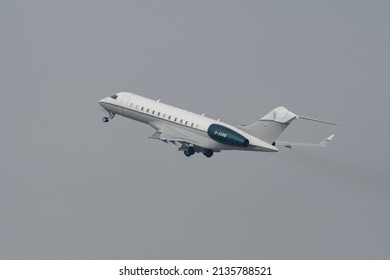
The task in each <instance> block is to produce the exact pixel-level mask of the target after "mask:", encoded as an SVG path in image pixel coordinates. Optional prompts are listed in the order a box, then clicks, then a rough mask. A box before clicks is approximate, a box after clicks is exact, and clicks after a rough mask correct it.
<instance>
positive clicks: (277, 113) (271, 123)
mask: <svg viewBox="0 0 390 280" xmlns="http://www.w3.org/2000/svg"><path fill="white" fill-rule="evenodd" d="M297 118H299V117H298V116H297V115H296V114H294V113H292V112H290V111H289V110H287V109H286V108H284V107H277V108H275V109H273V110H272V111H271V112H269V113H268V114H267V115H265V116H264V117H262V118H261V119H260V120H258V121H256V122H254V123H252V124H250V125H240V126H239V128H240V129H241V130H243V131H245V132H247V133H249V134H251V135H253V136H255V137H257V138H259V139H261V140H263V141H265V142H267V143H269V144H272V143H274V142H275V140H276V139H277V138H278V137H279V136H280V134H282V132H283V131H284V130H285V129H286V128H287V126H288V125H289V124H290V123H291V122H292V121H293V120H294V119H297Z"/></svg>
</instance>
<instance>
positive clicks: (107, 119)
mask: <svg viewBox="0 0 390 280" xmlns="http://www.w3.org/2000/svg"><path fill="white" fill-rule="evenodd" d="M113 117H115V114H114V113H113V112H108V117H103V118H102V122H104V123H107V122H108V121H109V120H110V119H112V118H113Z"/></svg>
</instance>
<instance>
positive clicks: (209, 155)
mask: <svg viewBox="0 0 390 280" xmlns="http://www.w3.org/2000/svg"><path fill="white" fill-rule="evenodd" d="M203 154H204V155H205V156H206V157H208V158H210V157H212V156H213V154H214V152H213V150H208V149H206V150H204V152H203Z"/></svg>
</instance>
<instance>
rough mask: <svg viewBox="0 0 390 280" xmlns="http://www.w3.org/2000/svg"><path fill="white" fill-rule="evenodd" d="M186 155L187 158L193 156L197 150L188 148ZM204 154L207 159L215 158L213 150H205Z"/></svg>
mask: <svg viewBox="0 0 390 280" xmlns="http://www.w3.org/2000/svg"><path fill="white" fill-rule="evenodd" d="M184 154H185V156H186V157H190V156H192V155H193V154H195V148H194V147H188V148H187V150H184ZM203 154H204V155H205V156H206V157H208V158H210V157H212V156H213V154H214V152H213V150H209V149H205V150H204V151H203Z"/></svg>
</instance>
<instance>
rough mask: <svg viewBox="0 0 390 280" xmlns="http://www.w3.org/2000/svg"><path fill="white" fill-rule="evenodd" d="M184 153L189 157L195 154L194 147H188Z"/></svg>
mask: <svg viewBox="0 0 390 280" xmlns="http://www.w3.org/2000/svg"><path fill="white" fill-rule="evenodd" d="M184 154H185V155H186V157H190V156H192V155H193V154H195V149H194V147H188V149H187V150H185V151H184Z"/></svg>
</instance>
